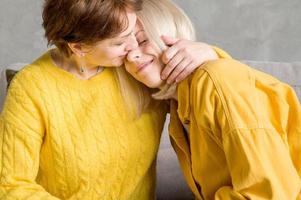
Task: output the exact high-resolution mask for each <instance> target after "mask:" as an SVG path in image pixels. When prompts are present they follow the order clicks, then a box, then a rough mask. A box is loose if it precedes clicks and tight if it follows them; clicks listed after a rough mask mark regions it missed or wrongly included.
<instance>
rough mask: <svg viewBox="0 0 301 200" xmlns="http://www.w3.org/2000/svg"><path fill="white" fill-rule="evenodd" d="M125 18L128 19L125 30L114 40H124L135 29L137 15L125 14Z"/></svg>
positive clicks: (133, 13) (132, 13)
mask: <svg viewBox="0 0 301 200" xmlns="http://www.w3.org/2000/svg"><path fill="white" fill-rule="evenodd" d="M126 17H127V19H128V26H127V28H126V29H125V30H124V31H123V32H121V33H120V34H119V35H117V36H116V37H115V38H124V37H127V36H129V35H130V34H131V33H132V32H133V31H134V29H135V25H136V21H137V15H136V13H135V12H127V14H126Z"/></svg>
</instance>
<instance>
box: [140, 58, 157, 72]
mask: <svg viewBox="0 0 301 200" xmlns="http://www.w3.org/2000/svg"><path fill="white" fill-rule="evenodd" d="M153 61H154V60H153V59H152V60H150V61H148V62H145V63H141V64H139V65H138V67H137V68H138V69H137V71H136V73H139V72H141V71H142V70H143V69H145V68H146V67H147V66H148V65H150V64H151V63H152V62H153Z"/></svg>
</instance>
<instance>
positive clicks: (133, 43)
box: [125, 34, 139, 51]
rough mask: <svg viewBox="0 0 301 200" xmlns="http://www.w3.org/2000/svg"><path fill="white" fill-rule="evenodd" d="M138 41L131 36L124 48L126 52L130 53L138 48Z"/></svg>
mask: <svg viewBox="0 0 301 200" xmlns="http://www.w3.org/2000/svg"><path fill="white" fill-rule="evenodd" d="M138 46H139V45H138V41H137V39H136V36H135V35H134V34H132V35H131V36H130V38H129V40H128V44H127V45H126V47H125V50H126V51H131V50H133V49H136V48H137V47H138Z"/></svg>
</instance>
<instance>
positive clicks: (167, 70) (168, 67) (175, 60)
mask: <svg viewBox="0 0 301 200" xmlns="http://www.w3.org/2000/svg"><path fill="white" fill-rule="evenodd" d="M183 59H184V57H183V55H182V54H181V53H177V54H176V55H174V56H173V58H172V59H171V60H170V61H169V63H167V65H166V66H165V67H164V69H163V71H162V73H161V78H162V79H163V80H165V79H166V78H167V77H169V76H170V74H171V72H172V71H173V70H174V69H175V68H176V67H177V65H178V64H179V63H180V62H181V61H182V60H183Z"/></svg>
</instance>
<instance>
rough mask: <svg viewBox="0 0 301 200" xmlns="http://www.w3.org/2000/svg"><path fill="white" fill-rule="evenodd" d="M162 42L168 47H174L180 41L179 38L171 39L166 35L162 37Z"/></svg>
mask: <svg viewBox="0 0 301 200" xmlns="http://www.w3.org/2000/svg"><path fill="white" fill-rule="evenodd" d="M161 39H162V41H163V42H164V43H165V45H166V46H172V45H174V44H175V43H176V42H177V41H179V39H178V38H174V37H169V36H166V35H162V36H161Z"/></svg>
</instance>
